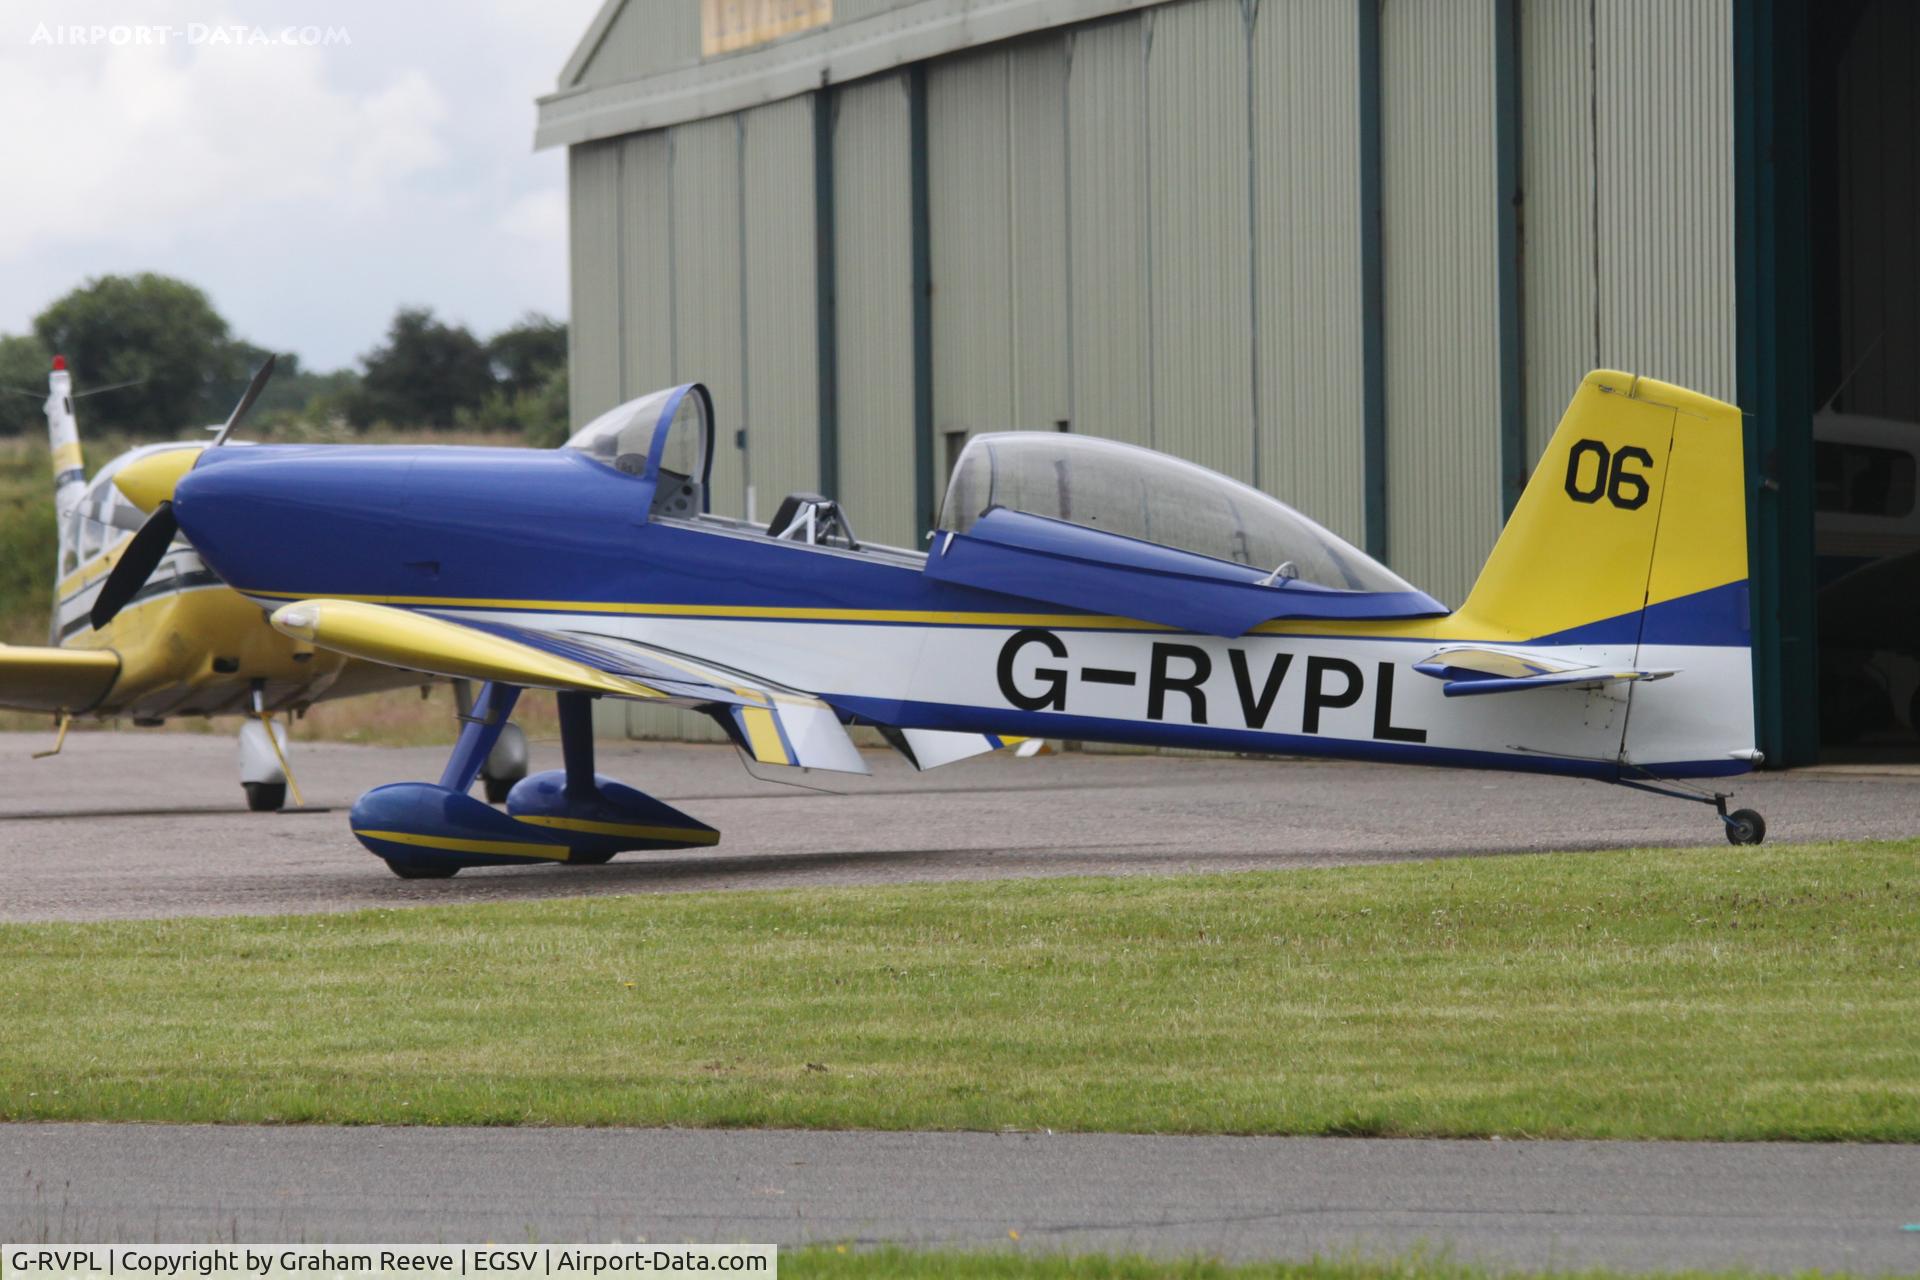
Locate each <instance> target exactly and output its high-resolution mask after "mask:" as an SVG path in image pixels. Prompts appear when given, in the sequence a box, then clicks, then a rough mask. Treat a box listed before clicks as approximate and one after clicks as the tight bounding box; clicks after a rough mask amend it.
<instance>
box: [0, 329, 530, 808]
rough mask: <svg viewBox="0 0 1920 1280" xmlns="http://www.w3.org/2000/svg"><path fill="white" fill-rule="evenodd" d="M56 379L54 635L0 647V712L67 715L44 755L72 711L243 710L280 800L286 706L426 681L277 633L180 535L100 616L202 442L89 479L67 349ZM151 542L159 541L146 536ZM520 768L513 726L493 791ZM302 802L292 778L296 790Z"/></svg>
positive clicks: (245, 729) (266, 779)
mask: <svg viewBox="0 0 1920 1280" xmlns="http://www.w3.org/2000/svg"><path fill="white" fill-rule="evenodd" d="M272 372H273V361H272V360H271V359H269V360H268V361H267V362H266V364H265V365H264V366H262V368H261V370H260V372H259V373H257V374H256V375H255V376H254V379H253V384H252V385H251V386H250V387H248V389H247V392H246V395H245V396H244V397H243V398H242V399H241V401H240V404H239V405H238V407H236V408H235V409H234V411H233V415H232V416H231V417H230V418H229V419H228V420H227V422H226V425H225V426H223V427H221V428H219V429H218V430H219V435H218V436H217V437H216V438H215V440H214V443H215V444H222V443H225V441H226V437H227V433H228V432H231V431H232V430H233V428H234V426H235V425H236V424H237V423H238V422H239V421H240V419H241V418H242V417H243V416H244V415H245V414H246V412H247V410H248V409H249V408H251V407H252V405H253V402H254V400H255V399H256V398H257V397H258V396H259V394H260V390H261V388H262V387H264V386H265V385H266V381H267V379H268V378H269V377H270V376H271V375H272ZM47 384H48V395H47V402H46V415H47V434H48V439H49V442H50V443H51V444H52V446H53V485H54V511H55V514H56V517H57V518H58V520H59V527H60V543H59V567H58V570H57V571H56V583H55V586H54V593H53V597H54V603H53V625H52V632H53V634H52V635H51V636H50V637H49V638H50V639H51V641H52V644H51V645H49V646H47V647H45V648H41V647H35V646H28V645H0V707H6V708H8V709H10V710H17V711H45V712H50V713H52V714H53V715H55V716H57V717H58V718H59V724H60V730H59V737H58V739H57V740H56V741H55V744H54V747H53V750H51V751H44V752H41V753H39V754H40V756H41V757H45V756H50V755H54V754H56V753H57V752H58V751H59V750H60V748H61V747H62V746H63V745H64V744H65V742H66V737H67V728H68V726H69V725H70V724H71V723H72V721H73V719H74V717H76V716H87V717H92V718H94V719H99V720H110V719H121V718H126V719H131V720H132V721H133V722H134V723H135V724H139V725H149V724H158V723H160V722H161V721H163V720H165V719H166V718H168V717H170V716H214V715H229V714H232V715H243V716H246V717H247V718H246V719H245V720H244V721H242V722H241V726H240V783H241V786H242V788H243V789H244V790H245V792H246V796H247V805H248V807H249V808H252V809H256V810H272V809H278V808H280V807H281V806H282V805H283V804H285V803H286V796H287V786H288V784H289V782H291V781H292V775H291V772H290V771H289V769H288V767H287V730H286V727H285V725H283V724H281V723H280V722H278V721H277V720H275V719H274V717H275V716H276V715H277V714H278V713H280V712H283V711H284V712H288V713H292V712H294V711H304V710H305V709H306V707H307V706H308V705H310V704H312V703H314V702H318V701H321V700H322V699H331V698H344V697H350V696H352V695H354V694H359V693H371V692H373V691H375V690H379V689H395V688H404V687H406V686H408V685H417V684H421V683H422V682H423V680H424V679H425V678H426V677H423V676H422V675H420V674H419V673H417V672H403V671H396V670H393V669H392V668H388V667H380V666H376V665H375V664H373V663H368V662H360V661H357V660H354V659H351V658H348V657H347V656H346V655H344V654H340V653H336V652H333V651H331V650H316V649H315V648H314V646H313V645H311V644H309V643H307V642H306V641H304V640H300V639H298V638H294V637H289V636H286V635H283V634H281V633H280V632H277V631H275V630H274V629H273V628H272V627H270V626H268V625H267V623H266V618H265V617H264V615H262V614H261V612H260V610H259V608H258V607H256V606H255V605H254V604H253V603H252V602H251V601H249V600H247V599H245V598H243V597H242V596H240V595H238V594H236V593H235V592H234V591H232V590H230V589H229V588H228V587H227V586H226V585H225V584H223V583H222V582H221V581H220V579H219V578H218V577H217V576H216V575H215V574H214V573H213V571H212V570H210V569H209V568H208V567H207V566H206V564H205V562H203V561H202V560H201V558H200V556H199V555H198V554H197V553H196V552H195V551H194V550H193V548H192V547H189V546H187V545H185V544H184V543H178V542H173V541H171V540H170V541H169V542H168V543H166V544H164V545H162V546H160V547H159V548H158V552H159V554H158V556H157V557H156V558H155V559H154V561H153V563H152V565H151V566H149V570H148V571H147V572H145V573H143V574H142V578H143V584H142V586H141V588H140V590H139V592H138V593H137V594H136V595H135V596H134V597H133V598H132V599H131V600H128V601H125V602H123V604H124V605H125V607H124V609H123V610H121V611H120V613H119V616H118V617H117V618H115V619H113V620H112V621H108V622H105V623H103V624H98V625H96V624H95V623H94V622H93V620H92V618H91V617H90V616H89V615H90V612H91V611H92V609H93V605H94V601H95V599H96V598H97V597H98V596H99V594H100V591H101V589H102V587H103V585H104V584H105V583H106V581H107V577H108V572H109V570H110V569H112V568H113V566H114V565H115V564H116V563H118V561H119V559H120V557H121V554H122V553H123V552H124V551H125V549H126V547H127V546H128V544H129V542H130V540H131V537H132V535H133V533H134V532H136V531H138V530H139V529H141V528H142V527H143V526H144V525H145V524H146V517H147V514H148V513H149V512H151V511H152V510H153V509H154V508H155V506H156V505H157V504H158V503H159V502H160V501H161V500H163V499H164V497H165V496H166V495H167V494H169V493H171V492H172V488H173V481H174V480H175V479H176V478H178V477H179V476H180V475H181V474H183V473H184V472H185V471H186V470H187V469H188V468H189V467H191V466H192V465H193V464H194V462H195V460H196V459H197V458H198V457H199V456H200V453H201V451H202V449H204V448H205V447H206V446H204V445H198V444H192V443H169V444H150V445H142V446H141V447H139V448H137V449H130V450H128V451H127V452H126V453H123V454H121V455H120V456H119V457H117V458H115V459H114V460H113V461H111V462H109V463H108V464H107V465H106V466H104V467H102V468H100V472H99V474H98V475H96V476H94V478H93V480H92V481H91V482H89V481H88V480H87V478H86V471H85V469H84V466H83V464H82V460H81V455H80V436H79V425H78V422H77V420H76V418H75V416H74V411H73V401H74V392H73V376H72V375H71V374H70V373H69V372H68V371H67V366H66V361H65V360H64V359H63V358H61V357H59V356H55V357H54V360H53V372H52V373H51V374H49V375H48V378H47ZM102 389H104V388H102ZM148 550H149V551H152V550H154V548H153V547H152V545H151V543H149V546H148ZM458 691H459V690H458V687H457V686H456V693H458ZM525 776H526V745H525V740H524V738H523V737H522V736H521V735H520V733H519V732H518V730H517V728H516V729H515V730H514V731H513V732H511V733H509V734H508V735H506V737H505V738H503V740H502V742H501V743H500V744H499V746H498V747H497V749H496V751H495V753H494V754H493V755H492V756H491V757H490V758H489V760H488V761H487V764H486V773H485V782H486V789H487V792H488V794H489V795H499V796H501V797H504V796H505V795H506V794H507V790H508V788H510V787H511V786H512V785H513V783H515V782H517V781H518V780H519V779H520V778H522V777H525ZM299 798H300V792H299V786H298V784H297V783H295V784H294V799H295V801H296V802H297V801H298V800H299Z"/></svg>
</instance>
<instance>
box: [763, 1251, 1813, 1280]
mask: <svg viewBox="0 0 1920 1280" xmlns="http://www.w3.org/2000/svg"><path fill="white" fill-rule="evenodd" d="M780 1274H781V1275H782V1276H784V1277H787V1280H877V1278H879V1277H885V1278H886V1280H894V1278H895V1277H899V1278H900V1280H1519V1278H1521V1277H1525V1278H1527V1280H1613V1278H1614V1277H1618V1276H1626V1275H1630V1274H1643V1273H1633V1272H1622V1271H1608V1270H1598V1269H1596V1270H1582V1271H1570V1270H1554V1271H1532V1270H1517V1269H1516V1270H1503V1269H1500V1268H1495V1267H1485V1266H1478V1265H1475V1264H1472V1263H1466V1262H1456V1261H1452V1260H1450V1259H1448V1258H1447V1257H1445V1256H1444V1255H1441V1254H1431V1255H1427V1254H1409V1255H1402V1256H1399V1257H1387V1258H1379V1259H1325V1258H1315V1259H1313V1260H1311V1261H1307V1262H1241V1263H1232V1262H1222V1261H1220V1260H1219V1259H1217V1258H1204V1257H1194V1258H1183V1259H1175V1260H1165V1259H1159V1258H1144V1257H1139V1256H1135V1255H1117V1254H1059V1253H1051V1254H1031V1253H1021V1252H1013V1251H1011V1250H1009V1251H1002V1252H995V1253H988V1252H958V1251H950V1250H917V1249H898V1248H887V1249H849V1248H844V1247H837V1248H836V1247H828V1248H809V1249H796V1250H793V1251H791V1252H788V1251H784V1250H783V1251H782V1252H781V1255H780ZM1657 1274H1659V1275H1660V1276H1663V1277H1666V1280H1734V1278H1735V1277H1745V1276H1750V1275H1752V1274H1753V1273H1751V1272H1745V1271H1670V1272H1660V1273H1657ZM1808 1274H1809V1275H1812V1274H1824V1275H1826V1276H1828V1277H1832V1278H1834V1280H1837V1277H1838V1276H1839V1274H1840V1273H1837V1272H1825V1273H1808Z"/></svg>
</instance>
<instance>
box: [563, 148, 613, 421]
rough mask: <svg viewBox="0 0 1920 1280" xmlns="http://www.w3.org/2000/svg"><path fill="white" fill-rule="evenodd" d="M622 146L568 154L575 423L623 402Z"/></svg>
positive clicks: (571, 406)
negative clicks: (621, 288) (621, 329)
mask: <svg viewBox="0 0 1920 1280" xmlns="http://www.w3.org/2000/svg"><path fill="white" fill-rule="evenodd" d="M620 146H621V144H620V143H619V142H591V143H588V144H587V145H585V146H580V147H574V148H572V149H571V150H570V151H568V152H567V210H568V213H567V253H568V261H569V267H570V275H571V278H572V293H571V298H570V301H569V307H570V314H571V316H572V321H571V323H572V327H571V329H570V331H569V333H570V337H569V341H568V344H567V386H568V394H569V399H570V404H569V406H568V408H569V411H570V412H571V413H572V415H573V420H574V422H575V423H576V424H578V423H582V422H585V421H587V420H588V419H590V418H592V417H593V416H594V415H595V414H597V413H600V412H601V411H603V410H606V409H611V408H612V407H613V406H614V405H616V404H618V403H620V271H619V263H620Z"/></svg>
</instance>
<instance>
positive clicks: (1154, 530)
mask: <svg viewBox="0 0 1920 1280" xmlns="http://www.w3.org/2000/svg"><path fill="white" fill-rule="evenodd" d="M926 571H927V574H928V576H930V577H934V578H938V579H940V580H943V581H949V582H955V583H959V584H962V585H965V586H970V587H978V588H982V589H985V590H990V591H997V592H1001V593H1004V594H1008V595H1016V596H1022V597H1025V598H1027V599H1032V600H1038V601H1042V602H1045V603H1049V604H1054V605H1065V606H1068V607H1071V608H1076V609H1086V610H1090V611H1092V612H1096V613H1108V614H1117V615H1119V616H1121V617H1128V618H1137V619H1141V620H1143V621H1148V622H1157V623H1161V624H1164V625H1167V626H1171V627H1176V628H1179V629H1182V630H1192V631H1199V632H1204V633H1210V634H1215V635H1224V636H1234V635H1240V634H1242V633H1244V632H1246V631H1248V630H1250V629H1251V628H1253V627H1254V626H1257V625H1258V624H1260V623H1262V622H1266V621H1269V620H1271V619H1274V618H1417V617H1427V616H1433V615H1438V614H1444V613H1446V612H1447V610H1446V608H1445V607H1444V606H1443V605H1441V604H1440V602H1439V601H1437V600H1435V599H1433V598H1432V597H1431V596H1428V595H1426V594H1425V593H1424V592H1421V591H1418V590H1416V589H1415V588H1414V587H1413V586H1412V585H1411V584H1409V583H1408V582H1407V581H1406V580H1404V579H1403V578H1401V577H1399V576H1398V575H1397V574H1395V573H1394V572H1393V571H1392V570H1390V569H1388V568H1387V567H1386V566H1385V565H1383V564H1381V563H1380V562H1379V561H1377V560H1375V559H1373V558H1372V557H1371V556H1369V555H1367V554H1366V553H1365V552H1364V551H1361V550H1360V549H1359V548H1358V547H1355V546H1353V545H1352V544H1351V543H1348V542H1346V541H1345V540H1343V539H1341V538H1340V537H1338V536H1336V535H1335V534H1333V533H1332V532H1331V531H1329V530H1327V529H1325V528H1323V527H1322V526H1320V525H1319V524H1316V523H1315V522H1314V521H1312V520H1310V519H1308V518H1307V517H1306V516H1304V515H1301V514H1300V513H1299V512H1298V511H1295V510H1294V509H1293V508H1292V507H1289V506H1288V505H1287V504H1286V503H1284V502H1281V501H1279V500H1278V499H1275V498H1271V497H1268V496H1267V495H1266V494H1264V493H1261V492H1260V491H1259V490H1258V489H1254V488H1251V487H1249V486H1247V485H1244V484H1241V483H1240V482H1239V481H1237V480H1234V479H1231V478H1230V477H1227V476H1223V475H1221V474H1219V473H1218V472H1215V471H1209V470H1207V469H1206V468H1205V467H1201V466H1196V465H1195V464H1193V463H1191V462H1186V461H1183V460H1182V459H1179V458H1174V457H1170V456H1168V455H1166V454H1163V453H1157V452H1155V451H1153V450H1151V449H1142V448H1138V447H1137V446H1134V445H1127V444H1120V443H1118V442H1116V441H1112V440H1101V439H1097V438H1095V437H1091V436H1070V435H1060V434H1051V433H1046V432H1008V433H1002V434H995V435H985V436H977V437H975V438H974V439H973V441H972V442H970V443H969V444H968V445H967V448H966V451H965V452H964V453H962V454H961V456H960V460H959V462H958V463H957V464H956V466H955V467H954V474H953V479H952V481H951V482H950V483H949V485H948V488H947V496H946V500H945V502H944V503H943V504H942V508H941V515H940V523H939V530H938V531H937V532H936V535H935V542H934V547H933V550H932V553H931V554H930V555H929V557H928V560H927V570H926Z"/></svg>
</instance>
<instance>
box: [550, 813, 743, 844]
mask: <svg viewBox="0 0 1920 1280" xmlns="http://www.w3.org/2000/svg"><path fill="white" fill-rule="evenodd" d="M513 817H514V821H516V822H524V823H526V824H527V825H529V826H534V827H554V828H557V829H559V830H561V831H580V832H584V833H585V834H587V835H594V836H632V837H633V838H634V839H636V840H680V841H684V842H685V843H687V844H719V843H720V833H719V832H718V831H710V830H707V829H706V828H700V827H649V826H642V825H637V824H634V823H628V822H592V821H589V820H588V819H586V818H555V817H550V816H548V815H546V814H533V813H516V814H514V815H513Z"/></svg>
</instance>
